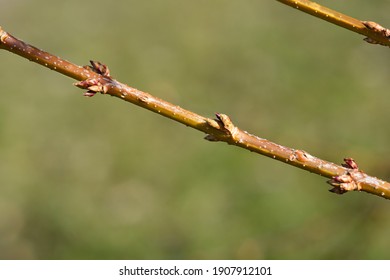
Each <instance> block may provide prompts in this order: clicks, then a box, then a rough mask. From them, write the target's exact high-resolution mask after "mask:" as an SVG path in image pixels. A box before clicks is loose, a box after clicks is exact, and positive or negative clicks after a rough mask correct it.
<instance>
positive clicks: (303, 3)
mask: <svg viewBox="0 0 390 280" xmlns="http://www.w3.org/2000/svg"><path fill="white" fill-rule="evenodd" d="M277 1H279V2H281V3H283V4H286V5H288V6H291V7H293V8H295V9H298V10H300V11H303V12H305V13H308V14H310V15H312V16H315V17H318V18H321V19H323V20H326V21H328V22H331V23H333V24H336V25H338V26H341V27H344V28H346V29H349V30H351V31H353V32H356V33H359V34H362V35H364V36H366V38H365V39H364V40H365V41H366V42H368V43H371V44H380V45H383V46H388V47H390V30H389V29H386V28H384V27H382V26H381V25H379V24H377V23H375V22H373V21H360V20H358V19H355V18H353V17H350V16H347V15H345V14H342V13H340V12H337V11H334V10H331V9H329V8H327V7H324V6H321V5H319V4H317V3H314V2H312V1H309V0H277Z"/></svg>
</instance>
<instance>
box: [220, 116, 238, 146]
mask: <svg viewBox="0 0 390 280" xmlns="http://www.w3.org/2000/svg"><path fill="white" fill-rule="evenodd" d="M215 115H216V116H217V121H219V122H220V123H221V124H222V128H224V129H225V130H226V131H227V132H228V133H229V135H230V136H231V137H232V138H233V139H234V140H236V136H237V134H238V128H237V127H236V126H235V125H234V124H233V123H232V121H231V119H230V118H229V116H227V115H225V114H220V113H216V114H215Z"/></svg>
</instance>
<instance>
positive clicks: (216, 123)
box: [0, 27, 390, 199]
mask: <svg viewBox="0 0 390 280" xmlns="http://www.w3.org/2000/svg"><path fill="white" fill-rule="evenodd" d="M0 48H2V49H5V50H8V51H10V52H12V53H15V54H18V55H20V56H22V57H25V58H27V59H29V60H30V61H33V62H36V63H39V64H41V65H43V66H45V67H48V68H50V69H52V70H54V71H57V72H59V73H62V74H64V75H66V76H69V77H72V78H74V79H76V80H79V82H77V83H75V85H76V86H77V87H80V88H83V89H86V90H87V92H86V93H84V95H86V96H94V95H95V94H96V93H98V92H100V93H102V94H109V95H112V96H115V97H118V98H120V99H123V100H125V101H128V102H131V103H133V104H135V105H138V106H141V107H143V108H145V109H148V110H150V111H153V112H155V113H158V114H160V115H163V116H165V117H168V118H170V119H173V120H175V121H177V122H180V123H182V124H185V125H187V126H190V127H192V128H195V129H197V130H200V131H202V132H204V133H206V134H207V136H206V137H205V139H207V140H209V141H223V142H226V143H228V144H231V145H235V146H238V147H241V148H244V149H247V150H250V151H253V152H256V153H259V154H261V155H264V156H267V157H270V158H273V159H276V160H279V161H282V162H284V163H287V164H290V165H293V166H296V167H299V168H301V169H304V170H307V171H310V172H313V173H316V174H319V175H322V176H324V177H327V178H330V180H329V181H328V183H329V184H331V185H332V186H333V189H331V191H332V192H334V193H338V194H343V193H345V192H348V191H355V190H357V191H365V192H368V193H372V194H375V195H379V196H381V197H384V198H387V199H390V183H388V182H385V181H382V180H380V179H377V178H375V177H371V176H368V175H367V174H365V173H364V172H363V171H361V170H359V169H358V167H357V164H356V163H355V162H354V161H353V160H352V159H350V158H346V159H344V161H345V164H344V165H343V166H340V165H337V164H334V163H331V162H328V161H325V160H322V159H319V158H317V157H314V156H312V155H310V154H309V153H307V152H305V151H302V150H297V149H292V148H288V147H284V146H281V145H278V144H276V143H273V142H271V141H268V140H266V139H263V138H260V137H257V136H255V135H252V134H250V133H248V132H246V131H243V130H241V129H239V128H238V127H236V126H235V125H234V124H233V123H232V121H231V120H230V118H229V117H228V116H227V115H225V114H219V113H217V114H216V119H209V118H205V117H203V116H200V115H198V114H195V113H193V112H191V111H188V110H185V109H183V108H181V107H179V106H176V105H173V104H171V103H169V102H166V101H164V100H162V99H159V98H157V97H154V96H152V95H150V94H148V93H145V92H142V91H140V90H137V89H135V88H132V87H130V86H128V85H126V84H122V83H120V82H118V81H117V80H115V79H114V78H113V77H112V76H111V74H110V71H109V70H108V68H107V66H105V65H104V64H102V63H99V62H96V61H91V66H83V67H81V66H77V65H75V64H73V63H71V62H68V61H66V60H63V59H61V58H59V57H57V56H54V55H51V54H49V53H47V52H44V51H42V50H39V49H37V48H35V47H33V46H31V45H28V44H26V43H24V42H23V41H21V40H19V39H17V38H15V37H13V36H12V35H10V34H9V33H7V32H5V31H4V30H3V29H1V27H0Z"/></svg>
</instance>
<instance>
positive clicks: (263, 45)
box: [0, 0, 390, 259]
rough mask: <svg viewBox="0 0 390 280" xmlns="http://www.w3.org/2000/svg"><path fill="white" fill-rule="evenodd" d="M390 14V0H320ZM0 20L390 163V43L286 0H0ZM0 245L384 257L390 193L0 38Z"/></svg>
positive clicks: (0, 250)
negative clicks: (81, 76)
mask: <svg viewBox="0 0 390 280" xmlns="http://www.w3.org/2000/svg"><path fill="white" fill-rule="evenodd" d="M320 3H321V4H324V5H328V6H329V7H331V8H333V9H338V10H340V11H341V12H344V13H348V14H350V15H351V16H354V17H356V18H359V19H363V20H374V21H377V22H379V23H381V24H383V25H384V26H389V25H390V22H389V17H388V15H389V9H390V2H389V1H387V0H382V1H380V0H377V1H375V3H373V2H370V1H365V0H356V1H330V0H327V1H320ZM0 5H1V9H0V17H1V22H0V25H1V26H2V27H3V28H4V29H5V30H7V31H8V32H10V33H11V34H13V35H14V36H16V37H18V38H21V39H24V40H25V41H27V42H29V43H30V44H32V45H35V46H37V47H39V48H42V49H44V50H47V51H49V52H52V53H54V54H56V55H59V56H61V57H62V58H64V59H68V60H70V61H72V62H74V63H77V64H80V65H85V64H87V63H88V60H90V59H94V60H99V61H102V62H104V63H105V64H107V65H108V66H109V67H110V69H111V73H112V75H113V76H114V77H115V78H117V79H118V80H120V81H122V82H125V83H128V84H129V85H131V86H133V87H136V88H138V89H141V90H143V91H147V92H150V93H152V94H153V95H155V96H158V97H160V98H163V99H166V100H168V101H170V102H172V103H175V104H177V105H180V106H181V107H184V108H187V109H190V110H192V111H195V112H197V113H199V114H202V115H204V116H207V117H212V116H213V114H214V113H215V112H221V113H226V114H228V115H229V116H230V117H231V118H232V119H233V121H234V122H235V123H236V124H237V125H238V126H239V127H240V128H242V129H245V130H247V131H250V132H252V133H254V134H257V135H258V136H260V137H264V138H267V139H270V140H272V141H274V142H277V143H280V144H283V145H286V146H290V147H294V148H299V149H304V150H306V151H308V152H309V153H311V154H313V155H316V156H319V157H322V158H324V159H326V160H330V161H333V162H336V163H341V162H342V159H343V158H344V157H345V156H349V157H353V158H355V159H356V161H357V162H358V163H360V167H361V168H362V169H363V170H364V171H366V172H367V173H369V174H371V175H374V176H378V177H380V178H382V179H385V180H390V162H389V157H388V155H389V145H388V143H389V142H390V128H389V126H388V123H389V122H388V120H389V116H390V112H389V110H388V108H389V106H390V102H389V77H390V63H389V62H390V52H389V49H388V48H385V47H381V46H375V45H369V44H367V43H364V42H363V41H362V39H363V37H362V36H360V35H357V34H355V33H352V32H349V31H347V30H344V29H341V28H339V27H337V26H334V25H331V24H329V23H326V22H324V21H321V20H319V19H316V18H314V17H311V16H308V15H306V14H304V13H301V12H299V11H296V10H294V9H292V8H290V7H287V6H285V5H282V4H280V3H279V2H277V1H260V0H257V1H255V0H245V1H233V0H225V1H222V0H213V1H209V0H207V1H206V0H201V1H183V0H164V1H159V0H147V1H141V0H137V1H135V0H131V1H129V0H127V1H96V0H95V1H91V0H85V1H79V0H77V1H76V0H68V1H49V0H34V1H32V0H23V1H22V0H12V1H11V0H0ZM0 61H1V68H0V77H1V78H0V80H1V93H2V94H1V102H0V232H1V234H0V258H1V259H377V258H378V259H387V258H389V257H390V239H389V236H390V216H389V214H388V213H389V211H390V202H389V201H386V200H384V199H381V198H379V197H376V196H373V195H369V194H366V193H357V192H356V193H348V194H345V195H342V196H337V195H335V194H331V193H329V192H328V191H327V190H328V189H329V188H330V186H328V185H327V184H325V181H326V179H325V178H322V177H320V176H316V175H313V174H310V173H307V172H306V171H302V170H300V169H297V168H293V167H290V166H288V165H285V164H282V163H280V162H277V161H273V160H271V159H269V158H265V157H261V156H259V155H256V154H254V153H249V152H248V151H245V150H241V149H238V148H235V147H232V146H228V145H226V144H223V143H211V142H207V141H204V140H202V137H203V136H204V135H203V134H202V133H199V132H198V131H195V130H193V129H190V128H187V127H185V126H183V125H181V124H178V123H175V122H173V121H171V120H169V119H166V118H163V117H160V116H158V115H156V114H153V113H151V112H149V111H147V110H144V109H141V108H138V107H136V106H133V105H131V104H129V103H126V102H122V101H120V100H118V99H116V98H110V97H108V96H102V95H97V96H95V97H94V98H86V97H83V96H82V91H81V90H80V89H77V88H76V87H74V86H72V83H73V82H74V81H72V80H71V79H69V78H67V77H65V76H62V75H59V74H57V73H55V72H53V71H50V70H48V69H45V68H43V67H41V66H39V65H36V64H33V63H30V62H28V61H27V60H25V59H22V58H20V57H18V56H16V55H13V54H11V53H8V52H6V51H0Z"/></svg>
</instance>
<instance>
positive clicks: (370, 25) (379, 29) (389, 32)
mask: <svg viewBox="0 0 390 280" xmlns="http://www.w3.org/2000/svg"><path fill="white" fill-rule="evenodd" d="M362 23H363V25H364V26H365V27H366V28H367V29H369V30H372V31H374V32H376V33H378V34H379V35H380V36H383V37H385V38H387V39H388V40H389V41H390V29H387V28H385V27H383V26H382V25H380V24H378V23H376V22H374V21H362ZM363 40H364V41H366V42H367V43H370V44H379V45H383V46H385V44H384V43H382V42H379V41H377V40H375V39H372V38H370V37H366V38H364V39H363Z"/></svg>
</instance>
